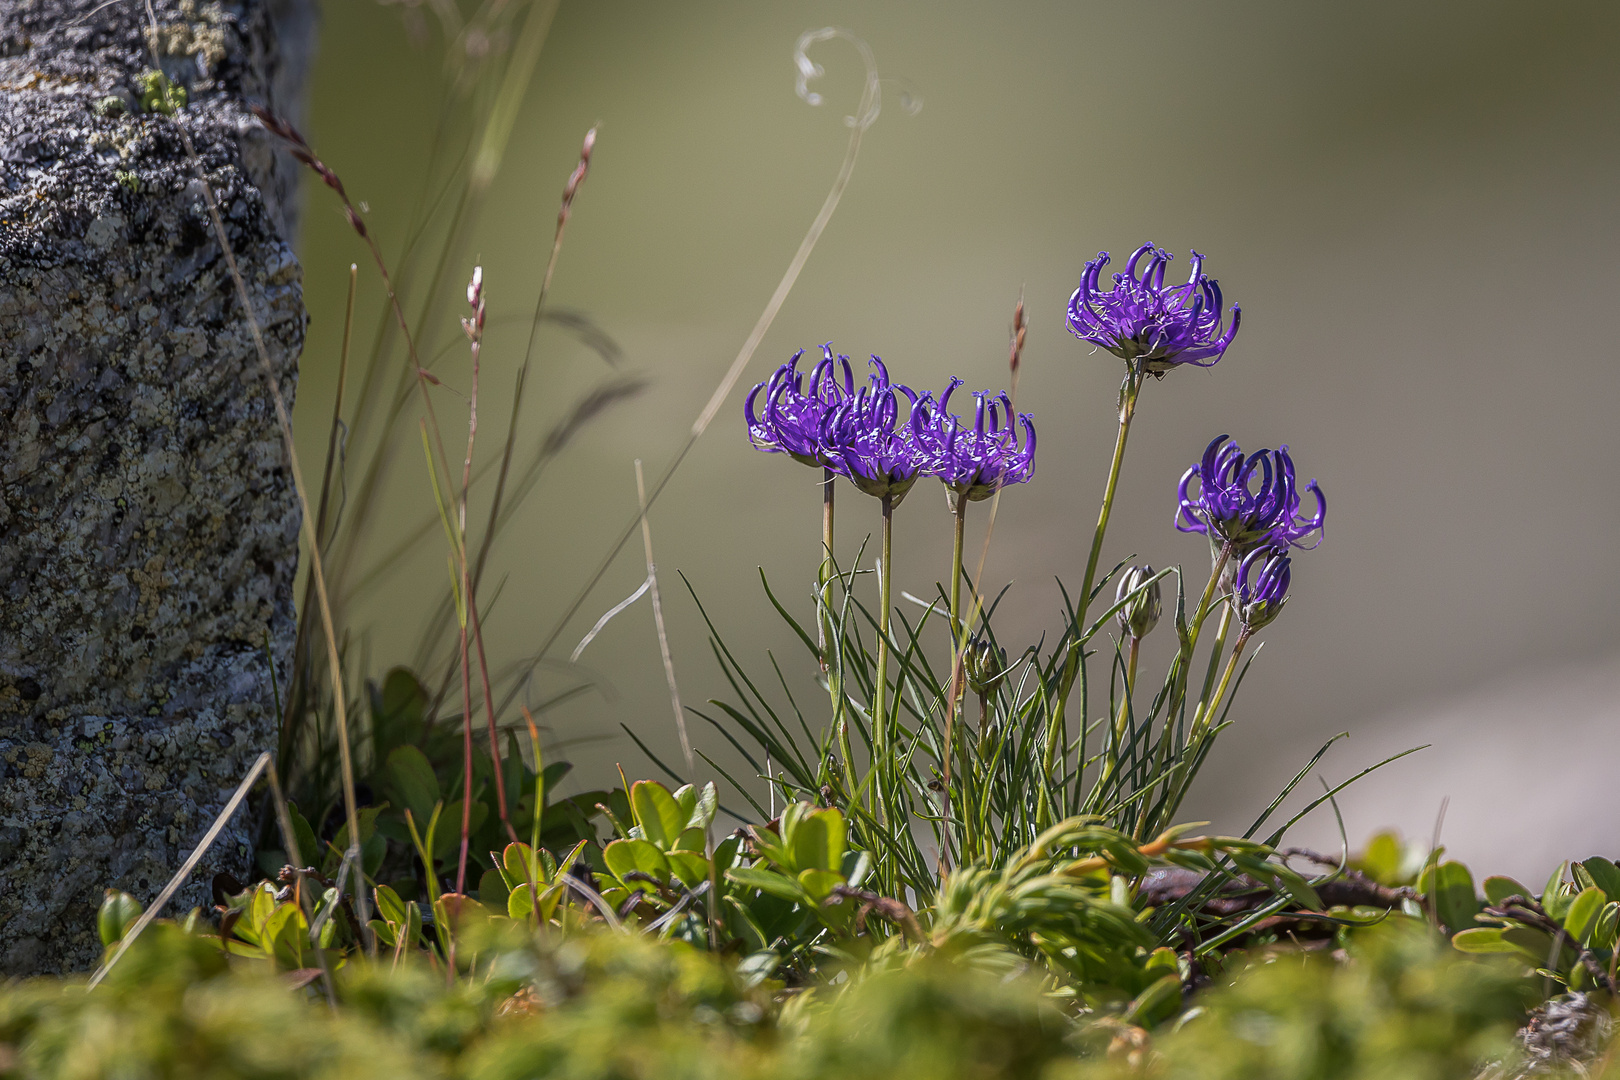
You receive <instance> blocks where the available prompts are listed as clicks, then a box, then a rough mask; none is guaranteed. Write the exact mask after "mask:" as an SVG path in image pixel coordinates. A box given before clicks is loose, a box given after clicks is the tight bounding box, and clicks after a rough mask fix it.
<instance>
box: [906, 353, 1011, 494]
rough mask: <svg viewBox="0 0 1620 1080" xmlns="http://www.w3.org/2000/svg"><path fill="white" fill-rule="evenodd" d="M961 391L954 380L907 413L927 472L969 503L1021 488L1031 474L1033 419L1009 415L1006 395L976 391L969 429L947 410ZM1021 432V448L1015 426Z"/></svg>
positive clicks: (959, 380) (958, 384) (958, 383)
mask: <svg viewBox="0 0 1620 1080" xmlns="http://www.w3.org/2000/svg"><path fill="white" fill-rule="evenodd" d="M960 386H962V380H961V379H955V378H953V379H952V380H951V381H950V384H949V385H947V386H946V387H945V390H944V392H943V393H941V394H940V395H939V402H938V403H937V404H936V403H935V402H934V398H933V395H932V394H924V395H923V396H922V397H921V398H920V399H918V401H917V402H916V404H915V405H914V406H913V408H912V410H911V432H912V437H913V439H914V441H915V442H916V443H917V445H918V446H919V447H921V448H922V450H923V452H924V453H925V454H926V455H927V458H928V464H927V471H928V474H929V475H930V476H937V477H939V479H940V481H941V482H942V483H943V484H944V485H945V486H946V487H947V488H949V489H950V490H952V491H954V492H956V493H957V494H958V495H965V496H966V497H967V498H968V500H969V501H971V502H978V501H979V500H981V499H988V498H989V497H990V496H992V495H994V494H995V493H996V492H998V491H1000V490H1001V489H1002V488H1003V487H1006V486H1007V485H1008V484H1023V483H1027V482H1028V481H1029V479H1030V478H1031V477H1032V476H1034V475H1035V420H1034V417H1032V416H1030V415H1029V414H1028V413H1018V414H1016V417H1015V415H1014V413H1013V406H1012V400H1011V399H1010V398H1008V397H1007V394H1006V392H1005V391H1003V392H1001V393H999V394H995V395H992V394H991V392H990V391H988V390H975V391H974V392H973V398H974V418H973V426H972V427H971V428H970V427H968V426H967V425H965V424H964V423H963V422H962V420H961V419H960V418H959V417H957V416H956V415H955V414H954V413H952V412H951V411H950V405H951V395H952V394H954V393H956V391H957V389H958V388H959V387H960ZM1019 425H1022V426H1023V429H1024V438H1023V441H1022V442H1021V443H1020V441H1019V438H1018V426H1019Z"/></svg>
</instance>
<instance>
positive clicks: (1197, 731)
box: [1188, 627, 1249, 742]
mask: <svg viewBox="0 0 1620 1080" xmlns="http://www.w3.org/2000/svg"><path fill="white" fill-rule="evenodd" d="M1248 643H1249V630H1248V628H1247V627H1245V628H1244V629H1242V630H1239V631H1238V637H1237V641H1236V642H1235V643H1233V645H1232V658H1231V659H1230V660H1228V661H1227V662H1226V671H1225V672H1224V673H1223V674H1222V675H1221V684H1220V686H1218V687H1216V688H1215V696H1214V697H1213V698H1210V700H1209V704H1208V705H1207V706H1204V705H1202V704H1201V705H1200V709H1201V711H1202V715H1201V716H1200V715H1195V716H1194V717H1193V728H1192V738H1191V739H1190V740H1188V741H1189V742H1191V741H1196V740H1197V739H1198V738H1200V737H1201V736H1202V735H1203V734H1204V732H1206V731H1208V730H1209V726H1210V718H1211V717H1213V716H1214V715H1215V711H1216V710H1217V709H1218V708H1220V705H1221V702H1222V701H1223V700H1224V699H1225V698H1226V689H1227V687H1228V686H1229V685H1231V682H1232V673H1233V672H1235V671H1236V670H1237V666H1238V660H1239V659H1241V658H1242V656H1243V647H1244V646H1245V645H1247V644H1248Z"/></svg>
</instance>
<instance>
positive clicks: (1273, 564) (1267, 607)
mask: <svg viewBox="0 0 1620 1080" xmlns="http://www.w3.org/2000/svg"><path fill="white" fill-rule="evenodd" d="M1257 567H1258V569H1259V572H1258V573H1256V572H1255V570H1256V568H1257ZM1291 576H1292V574H1291V572H1290V569H1289V559H1288V556H1287V555H1284V554H1283V553H1282V552H1280V551H1276V550H1273V549H1271V548H1260V549H1259V550H1257V551H1252V552H1250V553H1249V554H1248V555H1247V556H1246V557H1245V558H1244V560H1243V564H1242V565H1241V566H1239V567H1238V572H1237V612H1238V620H1239V622H1241V623H1242V625H1243V632H1244V633H1245V634H1252V633H1253V632H1254V631H1256V630H1258V629H1260V628H1261V627H1262V626H1265V625H1266V624H1267V623H1269V622H1271V620H1273V619H1275V618H1276V617H1277V616H1278V615H1280V614H1282V609H1283V605H1284V604H1285V603H1287V602H1288V583H1289V578H1290V577H1291Z"/></svg>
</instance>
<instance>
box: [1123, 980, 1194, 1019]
mask: <svg viewBox="0 0 1620 1080" xmlns="http://www.w3.org/2000/svg"><path fill="white" fill-rule="evenodd" d="M1180 1008H1181V976H1180V974H1175V975H1166V976H1164V977H1163V978H1161V979H1159V980H1157V981H1156V982H1154V983H1153V985H1151V986H1149V987H1148V988H1147V989H1146V990H1144V991H1142V992H1141V993H1140V994H1138V995H1136V999H1135V1000H1134V1001H1132V1002H1131V1004H1130V1006H1129V1007H1128V1008H1127V1009H1126V1010H1125V1021H1126V1022H1127V1023H1131V1024H1139V1025H1141V1026H1142V1027H1152V1026H1153V1025H1154V1024H1157V1023H1159V1022H1160V1021H1163V1020H1168V1019H1169V1018H1170V1017H1172V1016H1174V1015H1175V1014H1176V1011H1177V1010H1178V1009H1180Z"/></svg>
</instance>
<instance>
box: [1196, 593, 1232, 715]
mask: <svg viewBox="0 0 1620 1080" xmlns="http://www.w3.org/2000/svg"><path fill="white" fill-rule="evenodd" d="M1231 628H1232V603H1231V601H1227V602H1226V603H1224V604H1223V605H1221V625H1220V629H1219V630H1217V631H1216V632H1215V648H1214V649H1212V650H1210V654H1209V669H1208V670H1206V671H1205V672H1204V689H1203V692H1202V693H1200V694H1199V695H1198V700H1199V702H1200V703H1202V702H1205V701H1208V700H1209V692H1210V690H1212V689H1213V688H1214V686H1215V675H1216V673H1217V672H1219V671H1220V670H1221V653H1223V652H1225V651H1226V634H1227V631H1229V630H1230V629H1231Z"/></svg>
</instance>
